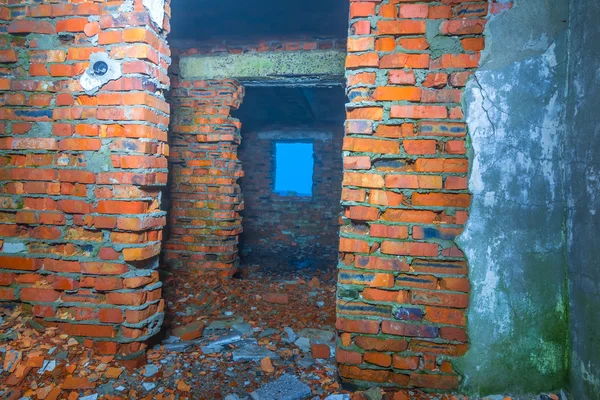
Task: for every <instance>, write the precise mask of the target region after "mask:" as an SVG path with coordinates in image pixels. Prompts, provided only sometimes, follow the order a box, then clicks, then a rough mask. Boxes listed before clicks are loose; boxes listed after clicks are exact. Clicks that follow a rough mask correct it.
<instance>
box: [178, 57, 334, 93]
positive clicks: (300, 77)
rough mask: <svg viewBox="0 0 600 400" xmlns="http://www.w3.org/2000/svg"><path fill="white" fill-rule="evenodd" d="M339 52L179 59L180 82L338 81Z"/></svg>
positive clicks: (280, 82)
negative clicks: (186, 80) (188, 80)
mask: <svg viewBox="0 0 600 400" xmlns="http://www.w3.org/2000/svg"><path fill="white" fill-rule="evenodd" d="M345 60H346V52H345V51H343V50H315V51H284V52H258V53H256V52H255V53H241V54H222V55H210V56H207V55H199V56H187V57H182V58H181V61H180V64H179V68H180V75H181V77H182V78H184V79H199V78H201V79H216V78H229V79H236V80H238V81H240V82H242V83H244V84H246V85H247V84H250V83H255V84H260V83H261V82H263V83H264V84H271V85H272V84H275V83H276V84H285V83H291V84H294V85H298V84H301V83H303V82H309V83H310V82H312V81H315V82H323V81H327V80H329V81H331V82H338V81H340V80H341V79H342V77H343V76H344V62H345Z"/></svg>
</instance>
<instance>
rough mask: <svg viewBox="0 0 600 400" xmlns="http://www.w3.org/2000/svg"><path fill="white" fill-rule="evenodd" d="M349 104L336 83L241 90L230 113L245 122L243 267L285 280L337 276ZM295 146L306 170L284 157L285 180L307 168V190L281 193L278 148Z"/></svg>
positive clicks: (242, 149)
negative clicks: (309, 274)
mask: <svg viewBox="0 0 600 400" xmlns="http://www.w3.org/2000/svg"><path fill="white" fill-rule="evenodd" d="M346 101H347V97H346V96H345V93H344V90H343V87H342V85H341V84H337V85H335V86H333V85H330V84H328V85H326V86H325V85H321V86H314V85H302V86H296V85H293V84H289V85H286V86H273V85H260V86H256V85H254V86H252V85H251V86H249V87H246V94H245V99H244V103H243V104H242V105H241V106H240V108H239V110H237V111H235V112H234V115H235V116H236V117H237V118H238V119H239V120H240V121H241V123H242V131H241V136H242V142H241V145H240V147H239V150H238V153H239V157H240V159H241V161H242V168H243V171H244V174H243V176H242V177H241V178H240V184H241V192H242V196H243V198H244V209H243V210H242V211H241V212H240V213H241V215H242V226H243V231H242V233H241V234H240V243H239V249H240V261H241V265H242V268H244V267H252V268H255V267H257V266H260V268H261V269H263V270H270V271H275V270H277V271H279V272H280V273H286V274H287V275H288V276H291V274H293V273H294V272H295V271H297V270H299V269H300V270H301V269H304V268H307V269H319V270H321V271H330V272H331V271H335V268H336V265H337V258H338V247H339V218H340V215H341V207H340V204H339V199H340V197H341V183H342V171H343V164H342V142H343V136H344V132H343V122H344V117H345V115H344V106H343V105H344V104H345V103H346ZM294 143H296V144H300V145H310V147H311V150H310V151H311V154H307V160H305V161H306V164H307V165H305V166H303V165H300V164H296V162H297V161H296V160H295V159H294V155H293V154H290V155H289V156H286V157H287V159H286V160H284V161H285V162H286V163H289V165H290V168H292V171H291V173H292V175H291V177H290V178H291V179H293V173H294V172H295V170H298V169H300V168H309V169H310V170H309V171H306V172H305V174H306V175H308V176H307V179H308V178H310V179H311V182H310V188H307V189H305V190H304V191H303V192H302V193H294V191H293V190H289V191H287V192H285V193H282V192H281V191H279V190H277V179H278V168H279V166H278V160H277V158H278V152H277V145H278V144H283V145H290V144H294ZM298 162H299V160H298ZM284 271H287V272H284Z"/></svg>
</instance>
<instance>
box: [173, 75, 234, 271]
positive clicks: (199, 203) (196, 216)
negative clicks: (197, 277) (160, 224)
mask: <svg viewBox="0 0 600 400" xmlns="http://www.w3.org/2000/svg"><path fill="white" fill-rule="evenodd" d="M173 87H174V90H173V92H172V95H171V99H172V101H171V104H172V107H173V123H172V125H171V133H170V141H171V155H170V157H169V169H170V173H171V183H170V187H169V195H170V196H171V208H170V215H169V224H170V226H169V227H170V235H169V239H168V241H167V244H166V251H165V260H166V261H167V262H168V264H170V265H171V266H173V267H177V268H186V269H191V270H194V271H197V272H198V273H199V274H207V273H208V274H217V275H219V276H223V277H226V276H231V275H233V273H235V271H236V269H237V266H238V259H239V257H238V237H239V234H240V233H241V232H242V219H241V216H240V214H239V212H240V211H241V210H242V208H243V201H242V195H241V191H240V187H239V184H238V182H237V181H238V178H239V177H241V176H242V169H241V163H240V161H239V160H238V155H237V149H238V145H239V144H240V141H241V136H240V128H241V124H240V122H239V121H238V120H236V119H234V118H231V116H230V112H231V109H232V108H234V109H237V108H238V107H239V106H240V104H241V101H242V98H243V95H244V88H243V87H242V86H241V85H239V84H238V83H237V82H236V81H233V80H228V79H224V80H211V81H194V82H190V81H174V84H173Z"/></svg>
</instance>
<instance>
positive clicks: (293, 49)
mask: <svg viewBox="0 0 600 400" xmlns="http://www.w3.org/2000/svg"><path fill="white" fill-rule="evenodd" d="M348 8H349V5H348V3H347V2H346V1H344V0H307V1H305V2H301V3H290V2H281V1H275V0H258V1H252V2H247V1H235V2H234V4H232V2H217V3H215V2H210V3H209V2H208V1H205V0H180V1H177V2H174V3H173V10H172V21H171V25H172V34H171V36H170V38H169V42H170V45H171V51H172V57H173V58H172V61H173V63H172V66H171V69H170V78H171V93H170V99H169V102H170V105H171V126H170V131H169V142H170V145H171V154H170V158H169V175H170V180H171V183H170V186H169V193H168V194H166V196H167V197H168V198H169V200H170V204H171V207H170V217H169V225H170V226H169V232H170V234H169V236H168V237H167V238H166V242H165V246H164V249H165V251H164V261H165V263H164V273H165V275H166V276H165V277H164V279H163V282H164V296H165V303H166V304H165V307H166V313H165V323H164V327H165V329H164V332H165V335H166V337H167V338H169V337H171V336H174V337H175V339H172V340H174V341H175V343H174V344H173V347H174V348H176V347H177V346H178V343H180V342H181V341H184V342H185V340H187V339H192V338H193V340H194V341H197V342H196V343H201V347H200V349H201V351H202V353H201V354H202V357H206V358H203V360H205V361H209V364H210V368H203V369H201V371H202V376H198V379H196V380H195V383H196V384H197V386H196V388H195V389H196V394H197V395H198V396H199V397H200V398H215V399H218V398H224V397H226V396H227V395H230V394H231V395H236V396H239V397H240V398H244V397H246V396H247V395H248V393H252V392H256V391H259V390H260V388H261V387H264V386H265V385H267V384H269V383H270V382H272V381H274V380H276V379H278V378H279V377H281V376H288V377H289V376H292V377H293V378H294V379H295V380H296V383H297V384H298V385H299V387H303V390H304V389H306V388H308V390H309V391H310V392H311V394H312V396H313V397H314V396H323V395H326V394H330V393H335V392H339V391H340V390H341V386H340V383H339V380H338V369H337V364H336V358H335V357H336V356H335V349H336V336H337V335H336V332H335V315H336V308H335V304H336V298H335V293H336V275H337V269H336V267H337V262H338V243H339V218H340V213H341V205H340V198H341V186H342V185H341V182H342V176H343V162H342V142H343V136H344V120H345V107H344V105H345V104H346V102H347V97H346V95H345V90H344V73H345V69H344V61H345V58H346V38H347V24H348V13H349V10H348ZM234 271H238V273H236V274H235V275H234V277H235V278H237V279H229V280H221V279H220V278H221V277H223V276H231V275H232V274H234ZM177 338H182V340H181V341H178V340H177ZM183 338H185V339H183ZM194 346H195V345H192V348H191V349H190V350H188V351H191V352H192V354H193V352H194V351H195V348H194ZM149 356H150V357H152V356H153V355H152V354H150V355H149ZM162 356H163V355H161V357H162ZM167 356H172V357H175V359H176V357H178V355H175V356H173V355H172V354H170V353H169V354H168V355H167ZM203 362H204V361H203ZM190 365H194V364H193V363H191V362H190ZM186 368H187V367H186ZM191 368H192V369H193V367H191ZM167 369H168V368H167ZM224 371H226V372H224ZM184 372H186V373H187V372H190V374H189V375H190V376H192V375H193V376H197V375H198V374H197V373H196V372H194V371H191V370H189V368H188V369H185V368H184ZM178 373H179V372H178Z"/></svg>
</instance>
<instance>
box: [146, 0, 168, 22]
mask: <svg viewBox="0 0 600 400" xmlns="http://www.w3.org/2000/svg"><path fill="white" fill-rule="evenodd" d="M142 4H144V7H146V9H147V10H148V14H150V19H151V20H152V22H154V23H155V24H156V25H158V26H159V27H162V25H163V20H164V19H165V0H143V1H142Z"/></svg>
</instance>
